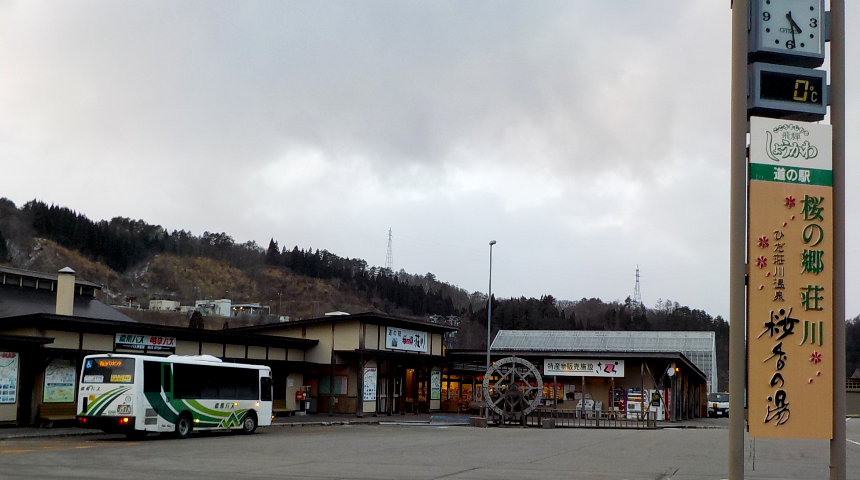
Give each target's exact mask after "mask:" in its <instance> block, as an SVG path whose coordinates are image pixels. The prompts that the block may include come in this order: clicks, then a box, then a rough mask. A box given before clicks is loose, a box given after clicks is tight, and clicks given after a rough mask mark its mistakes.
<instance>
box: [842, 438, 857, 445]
mask: <svg viewBox="0 0 860 480" xmlns="http://www.w3.org/2000/svg"><path fill="white" fill-rule="evenodd" d="M845 440H848V439H847V438H846V439H845ZM848 441H849V442H851V443H853V444H854V445H860V442H855V441H854V440H848Z"/></svg>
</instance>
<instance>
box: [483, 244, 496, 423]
mask: <svg viewBox="0 0 860 480" xmlns="http://www.w3.org/2000/svg"><path fill="white" fill-rule="evenodd" d="M495 244H496V241H495V240H490V284H489V286H488V288H487V372H489V371H490V331H491V325H492V321H493V245H495ZM486 393H487V392H485V394H484V396H485V397H486V396H487V395H486ZM489 401H490V399H489V398H484V404H485V405H486V410H487V414H486V418H487V420H488V421H489V419H490V404H489Z"/></svg>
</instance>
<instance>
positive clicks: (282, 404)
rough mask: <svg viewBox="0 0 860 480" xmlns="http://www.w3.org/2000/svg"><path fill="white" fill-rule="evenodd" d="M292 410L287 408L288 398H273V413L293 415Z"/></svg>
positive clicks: (277, 415)
mask: <svg viewBox="0 0 860 480" xmlns="http://www.w3.org/2000/svg"><path fill="white" fill-rule="evenodd" d="M292 413H293V412H292V410H288V409H287V400H286V399H284V398H281V399H276V400H272V415H274V416H276V417H279V416H291V415H292Z"/></svg>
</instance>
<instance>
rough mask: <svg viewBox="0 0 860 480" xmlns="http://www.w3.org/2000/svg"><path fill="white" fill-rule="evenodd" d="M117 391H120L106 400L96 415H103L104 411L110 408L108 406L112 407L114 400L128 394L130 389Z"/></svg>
mask: <svg viewBox="0 0 860 480" xmlns="http://www.w3.org/2000/svg"><path fill="white" fill-rule="evenodd" d="M117 390H118V391H117V392H116V393H114V394H113V395H111V396H110V397H108V398H106V399H105V402H104V403H103V404H102V405H100V407H99V410H98V411H97V412H96V415H101V414H102V413H104V411H105V409H106V408H107V407H108V405H110V403H111V402H113V401H114V400H116V399H117V398H118V397H119V396H120V395H122V394H123V393H125V392H127V391H128V388H127V387H126V388H122V389H117Z"/></svg>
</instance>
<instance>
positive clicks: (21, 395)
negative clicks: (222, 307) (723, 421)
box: [0, 267, 317, 425]
mask: <svg viewBox="0 0 860 480" xmlns="http://www.w3.org/2000/svg"><path fill="white" fill-rule="evenodd" d="M100 288H101V287H100V286H99V285H97V284H94V283H90V282H86V281H82V280H76V279H75V274H74V271H72V270H71V269H68V268H65V269H63V270H61V271H60V272H59V274H58V275H49V274H43V273H39V272H32V271H27V270H20V269H14V268H8V267H0V423H16V424H18V425H33V424H38V423H50V422H52V421H55V420H71V419H74V417H75V413H76V411H75V410H76V397H77V395H76V392H77V382H78V378H79V376H80V368H81V364H82V361H83V357H84V356H85V355H89V354H96V353H138V354H140V353H145V354H152V355H170V354H174V353H175V354H178V355H202V354H208V355H213V356H216V357H219V358H222V359H224V361H237V362H243V363H260V364H266V365H269V366H270V367H272V372H273V376H275V379H278V378H280V379H281V380H282V381H285V378H286V376H287V374H288V373H289V372H291V371H294V370H301V369H303V368H304V361H305V360H304V358H305V351H306V350H307V349H309V348H311V347H313V346H315V345H316V344H317V341H315V340H306V339H300V338H288V337H277V336H263V335H254V334H245V333H237V332H231V331H223V330H221V331H218V330H196V329H190V328H183V327H171V326H165V325H154V324H144V323H138V322H135V321H133V320H132V319H130V318H128V317H126V316H125V315H123V314H122V313H120V312H119V311H117V310H114V309H113V308H111V307H109V306H107V305H105V304H104V303H102V302H100V301H98V300H97V299H96V298H95V293H96V291H98V290H99V289H100ZM274 393H275V399H276V400H277V401H279V402H281V403H283V402H285V395H286V392H285V390H283V389H280V390H279V389H276V390H275V392H274Z"/></svg>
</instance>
